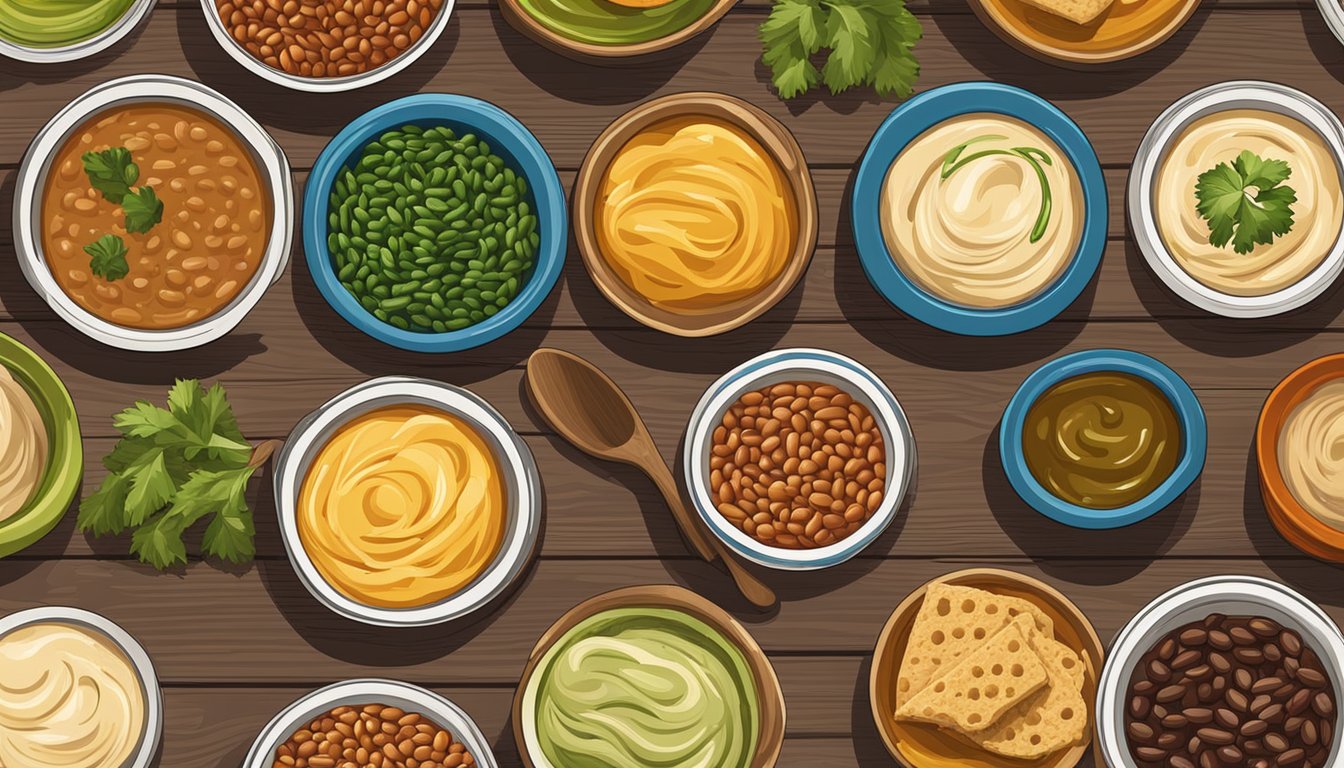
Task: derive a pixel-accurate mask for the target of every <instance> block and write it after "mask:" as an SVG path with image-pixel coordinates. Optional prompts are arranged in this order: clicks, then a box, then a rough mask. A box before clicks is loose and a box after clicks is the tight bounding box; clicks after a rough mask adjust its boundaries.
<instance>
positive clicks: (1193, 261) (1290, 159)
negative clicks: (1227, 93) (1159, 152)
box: [1153, 109, 1344, 296]
mask: <svg viewBox="0 0 1344 768" xmlns="http://www.w3.org/2000/svg"><path fill="white" fill-rule="evenodd" d="M1244 150H1250V151H1251V152H1254V153H1255V154H1257V155H1259V156H1260V157H1261V158H1263V159H1265V160H1283V161H1286V162H1287V163H1288V165H1289V167H1290V168H1292V175H1290V176H1289V177H1288V179H1287V180H1286V181H1284V184H1285V185H1287V186H1289V187H1292V188H1293V190H1294V191H1295V192H1296V193H1297V202H1295V203H1293V204H1292V208H1293V228H1292V230H1291V231H1289V232H1288V233H1287V234H1285V235H1283V236H1281V237H1276V238H1275V239H1274V242H1272V243H1270V244H1269V245H1258V246H1256V247H1255V249H1254V250H1252V251H1251V252H1250V253H1246V254H1242V253H1236V252H1235V251H1233V250H1232V246H1231V245H1227V246H1225V247H1223V248H1218V247H1216V246H1214V245H1212V244H1210V243H1209V223H1208V222H1207V221H1205V220H1204V219H1203V218H1201V217H1200V215H1199V211H1198V209H1197V208H1196V204H1197V203H1198V199H1197V198H1196V197H1195V185H1196V183H1197V182H1198V180H1199V176H1200V174H1202V173H1204V172H1205V171H1208V170H1211V169H1213V168H1214V167H1215V166H1217V165H1218V164H1219V163H1228V164H1231V163H1232V162H1233V161H1234V160H1236V159H1237V156H1238V155H1240V154H1241V153H1242V152H1243V151H1244ZM1153 210H1154V215H1155V216H1156V220H1157V228H1158V232H1159V233H1160V235H1161V237H1162V242H1163V243H1164V244H1165V245H1166V247H1167V251H1168V252H1170V253H1171V256H1172V258H1173V259H1174V260H1175V261H1176V263H1177V264H1178V265H1179V266H1180V267H1181V269H1183V270H1185V272H1186V273H1187V274H1189V275H1190V277H1192V278H1194V279H1195V280H1197V281H1199V282H1200V283H1203V284H1204V285H1205V286H1207V287H1209V288H1212V289H1213V290H1215V291H1218V292H1220V293H1225V294H1229V295H1232V296H1264V295H1267V294H1270V293H1274V292H1276V291H1281V290H1283V289H1284V288H1287V287H1289V286H1291V285H1293V284H1294V283H1296V282H1298V281H1299V280H1301V279H1302V278H1304V277H1306V276H1307V275H1308V274H1310V273H1311V271H1312V270H1314V269H1316V267H1318V266H1320V264H1321V262H1322V261H1323V260H1324V259H1325V257H1326V255H1327V254H1329V252H1330V248H1331V247H1332V246H1333V245H1334V244H1335V240H1336V239H1338V237H1339V232H1340V225H1341V222H1344V201H1342V200H1341V192H1340V178H1339V170H1338V168H1337V166H1336V163H1335V159H1334V155H1333V154H1332V153H1331V152H1330V148H1329V146H1328V145H1326V143H1325V141H1324V140H1323V139H1322V138H1321V136H1320V135H1319V134H1318V133H1316V131H1315V130H1313V129H1312V128H1310V127H1309V126H1307V125H1306V124H1304V123H1302V122H1301V121H1299V120H1296V119H1294V118H1291V117H1287V116H1286V115H1280V114H1278V113H1277V112H1267V111H1263V110H1254V109H1234V110H1228V111H1226V112H1217V113H1214V114H1212V115H1208V116H1206V117H1203V118H1201V119H1199V120H1196V121H1195V122H1194V123H1191V124H1190V126H1189V127H1188V128H1186V129H1185V130H1184V131H1182V132H1181V135H1180V136H1178V137H1177V138H1176V140H1175V141H1174V142H1173V143H1172V145H1171V151H1170V153H1169V154H1168V155H1167V158H1166V160H1165V161H1164V162H1163V163H1162V167H1161V168H1160V169H1159V171H1158V174H1157V184H1156V186H1155V188H1154V191H1153Z"/></svg>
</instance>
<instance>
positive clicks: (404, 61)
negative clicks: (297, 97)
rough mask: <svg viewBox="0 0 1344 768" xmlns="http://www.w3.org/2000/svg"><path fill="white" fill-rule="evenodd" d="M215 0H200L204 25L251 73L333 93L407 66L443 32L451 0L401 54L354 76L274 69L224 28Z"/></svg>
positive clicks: (291, 85)
mask: <svg viewBox="0 0 1344 768" xmlns="http://www.w3.org/2000/svg"><path fill="white" fill-rule="evenodd" d="M215 8H216V6H215V0H201V12H202V13H204V14H205V20H206V24H207V25H208V26H209V27H210V33H211V34H212V35H214V37H215V41H216V42H218V43H219V47H221V48H223V49H224V52H225V53H227V54H229V56H230V57H231V58H232V59H233V60H234V61H236V62H238V63H239V64H240V65H241V66H242V67H243V69H246V70H247V71H249V72H251V73H252V74H254V75H256V76H257V77H260V78H262V79H263V80H268V81H270V82H272V83H275V84H276V85H283V86H284V87H286V88H292V89H294V90H296V91H307V92H308V93H337V92H340V91H353V90H355V89H356V88H363V87H365V86H369V85H373V84H374V83H380V82H382V81H384V80H386V79H387V78H389V77H391V76H393V75H395V74H397V73H398V72H400V71H402V70H403V69H406V68H407V67H409V66H411V65H412V64H414V63H415V62H416V60H417V59H419V58H420V57H421V56H424V55H425V52H426V51H428V50H429V49H430V47H431V46H433V45H434V43H435V41H437V40H438V39H439V37H440V36H441V35H442V34H443V30H445V29H447V28H448V21H449V19H450V18H451V17H452V15H453V0H443V6H442V7H441V8H440V9H439V14H438V15H437V16H435V17H434V20H433V21H431V22H430V23H429V27H428V28H427V29H425V32H424V34H422V35H421V36H420V39H419V40H416V41H415V42H414V43H412V44H411V47H409V48H407V49H406V50H404V51H402V52H401V55H400V56H398V57H396V58H395V59H392V60H391V61H388V62H385V63H384V64H383V65H382V66H379V67H375V68H373V69H371V70H369V71H367V72H361V73H360V74H357V75H347V76H345V77H303V76H301V75H291V74H290V73H288V72H285V71H284V70H280V69H276V68H274V67H272V66H270V65H268V64H266V63H264V62H262V60H261V59H258V58H257V57H256V56H253V55H252V54H251V53H250V52H249V51H248V50H247V49H246V48H244V47H243V46H242V44H241V43H239V42H238V41H237V40H234V39H233V35H231V34H229V30H228V29H226V28H225V27H224V22H223V21H221V20H220V18H219V13H218V11H216V9H215Z"/></svg>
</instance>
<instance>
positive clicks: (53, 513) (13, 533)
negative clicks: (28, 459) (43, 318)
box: [0, 333, 84, 557]
mask: <svg viewBox="0 0 1344 768" xmlns="http://www.w3.org/2000/svg"><path fill="white" fill-rule="evenodd" d="M0 365H3V366H5V367H6V368H8V369H9V371H10V372H11V373H12V374H14V378H15V379H17V380H18V382H19V383H20V384H22V385H23V387H24V389H26V390H28V394H29V395H31V396H32V398H33V402H34V403H36V404H37V410H38V412H39V413H41V414H42V421H43V422H44V423H45V424H46V426H47V436H48V438H49V441H48V442H49V445H50V448H49V451H50V454H49V455H48V456H47V470H46V474H45V475H44V476H43V478H42V484H41V485H39V486H38V487H37V492H36V493H34V494H33V499H32V501H30V502H28V505H27V506H26V507H24V508H23V509H22V510H20V511H19V513H18V514H16V515H14V516H13V517H10V518H9V519H7V520H5V521H3V522H0V557H7V556H9V555H12V554H14V553H15V552H18V551H19V550H21V549H23V548H25V547H27V546H29V545H30V544H32V543H33V542H35V541H37V540H38V539H40V538H42V537H43V536H45V535H46V534H47V532H48V531H50V530H51V529H52V528H55V527H56V524H57V523H59V522H60V521H61V516H63V515H64V514H65V512H66V510H67V509H69V508H70V503H71V502H73V501H74V500H75V495H76V494H77V493H78V492H79V486H80V482H81V481H82V480H83V477H84V443H83V442H82V441H81V439H80V436H79V418H78V417H77V416H76V415H75V404H74V402H73V401H72V400H71V399H70V393H69V392H68V391H66V389H65V385H64V384H62V383H61V380H60V378H58V377H57V376H56V373H55V371H53V370H51V367H50V366H48V365H47V364H46V363H45V362H43V361H42V358H40V357H38V356H37V354H36V353H34V352H33V351H32V350H31V349H29V348H27V347H25V346H24V345H22V344H20V343H19V342H18V341H16V340H15V339H13V338H11V337H9V336H6V335H5V334H3V333H0Z"/></svg>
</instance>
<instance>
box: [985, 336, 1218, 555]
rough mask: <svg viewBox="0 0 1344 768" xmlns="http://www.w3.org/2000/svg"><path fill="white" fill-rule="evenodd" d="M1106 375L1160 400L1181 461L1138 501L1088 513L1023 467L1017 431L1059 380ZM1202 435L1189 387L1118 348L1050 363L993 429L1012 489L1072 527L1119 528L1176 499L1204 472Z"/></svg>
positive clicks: (1196, 404) (1199, 412) (1204, 438)
mask: <svg viewBox="0 0 1344 768" xmlns="http://www.w3.org/2000/svg"><path fill="white" fill-rule="evenodd" d="M1098 371H1109V372H1115V373H1128V374H1131V375H1133V376H1139V377H1141V378H1143V379H1146V380H1148V381H1150V382H1152V384H1153V385H1154V386H1156V387H1157V388H1158V390H1160V391H1161V392H1162V394H1164V395H1166V397H1167V400H1168V401H1170V402H1171V405H1172V408H1173V409H1174V410H1175V411H1176V418H1177V419H1178V420H1179V421H1180V425H1181V458H1180V460H1179V461H1178V462H1177V463H1176V468H1175V469H1174V470H1173V471H1172V473H1171V475H1170V476H1168V477H1167V479H1166V481H1165V482H1163V483H1162V484H1161V485H1160V486H1158V487H1157V488H1156V489H1155V490H1154V491H1153V492H1152V493H1150V494H1148V495H1147V496H1146V497H1144V498H1143V499H1141V500H1139V501H1136V502H1134V503H1133V504H1130V505H1128V506H1124V507H1118V508H1116V509H1090V508H1088V507H1081V506H1078V505H1077V504H1070V503H1069V502H1067V501H1064V500H1063V499H1060V498H1059V497H1057V496H1055V495H1054V494H1052V493H1050V491H1048V490H1047V489H1046V488H1045V486H1043V485H1041V484H1040V482H1039V481H1037V480H1036V477H1035V476H1034V475H1032V474H1031V470H1030V469H1028V468H1027V461H1026V457H1025V456H1023V454H1022V431H1023V427H1024V425H1025V423H1026V419H1027V411H1028V410H1030V408H1031V406H1032V404H1033V403H1035V402H1036V400H1037V398H1039V397H1040V396H1041V395H1043V394H1045V392H1046V390H1048V389H1050V388H1051V387H1053V386H1054V385H1056V384H1058V383H1059V382H1061V381H1064V380H1065V379H1071V378H1074V377H1075V376H1081V375H1083V374H1086V373H1096V372H1098ZM1207 448H1208V434H1207V428H1206V426H1205V421H1204V409H1203V408H1202V407H1201V406H1200V404H1199V398H1197V397H1195V393H1194V391H1193V390H1192V389H1190V385H1189V384H1186V383H1185V380H1184V379H1182V378H1181V377H1180V375H1178V374H1177V373H1176V372H1175V371H1173V370H1171V369H1170V368H1168V367H1167V366H1166V365H1163V364H1162V363H1161V362H1158V361H1157V360H1154V359H1153V358H1151V357H1149V356H1147V355H1143V354H1139V353H1138V352H1130V351H1128V350H1123V349H1092V350H1087V351H1085V352H1075V353H1073V354H1071V355H1065V356H1064V357H1061V358H1058V359H1055V360H1051V361H1050V362H1048V363H1046V364H1045V365H1043V366H1041V367H1040V368H1038V369H1036V372H1035V373H1033V374H1031V375H1030V376H1028V377H1027V380H1026V381H1024V382H1022V386H1021V387H1019V388H1018V390H1017V394H1015V395H1013V399H1012V400H1010V401H1009V402H1008V408H1007V409H1005V410H1004V412H1003V421H1002V422H1001V424H1000V425H999V457H1000V460H1001V461H1002V462H1003V471H1004V472H1005V473H1007V475H1008V481H1009V483H1011V484H1012V486H1013V490H1014V491H1017V495H1018V496H1020V497H1022V500H1023V501H1025V502H1027V503H1028V504H1030V505H1031V507H1032V508H1033V509H1035V510H1036V511H1037V512H1040V513H1041V514H1043V515H1045V516H1046V517H1048V518H1050V519H1051V520H1054V521H1056V522H1060V523H1064V524H1065V525H1071V526H1073V527H1074V528H1090V529H1094V530H1095V529H1105V528H1120V527H1123V526H1126V525H1132V524H1134V523H1137V522H1139V521H1140V520H1144V519H1147V518H1148V517H1151V516H1152V515H1154V514H1156V513H1158V512H1160V511H1161V510H1162V509H1164V508H1166V506H1167V505H1168V504H1170V503H1172V502H1173V501H1175V500H1176V497H1177V496H1180V495H1181V494H1182V493H1184V492H1185V490H1186V489H1187V488H1189V487H1190V485H1191V483H1193V482H1195V478H1197V477H1199V473H1200V472H1202V471H1204V456H1205V453H1206V452H1207Z"/></svg>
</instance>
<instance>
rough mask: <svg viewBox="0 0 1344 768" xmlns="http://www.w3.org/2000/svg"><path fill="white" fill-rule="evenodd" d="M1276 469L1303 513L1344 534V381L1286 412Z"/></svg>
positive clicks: (1322, 388)
mask: <svg viewBox="0 0 1344 768" xmlns="http://www.w3.org/2000/svg"><path fill="white" fill-rule="evenodd" d="M1279 471H1280V472H1282V473H1283V481H1284V483H1285V484H1286V485H1287V486H1288V490H1289V492H1291V493H1292V494H1293V498H1295V499H1297V503H1299V504H1301V505H1302V507H1303V509H1305V510H1307V512H1309V513H1311V516H1312V517H1315V518H1316V519H1317V520H1320V521H1321V522H1323V523H1325V524H1326V525H1328V526H1330V527H1332V528H1335V529H1338V530H1344V379H1341V380H1336V381H1331V382H1328V383H1326V384H1323V385H1321V386H1320V387H1318V388H1316V389H1315V390H1314V391H1313V392H1312V393H1311V394H1309V395H1308V396H1307V397H1306V399H1305V400H1303V401H1302V402H1301V403H1298V405H1297V407H1296V408H1294V409H1293V411H1292V413H1290V414H1288V418H1287V419H1286V420H1285V421H1284V423H1283V430H1282V431H1281V432H1280V433H1279Z"/></svg>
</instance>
